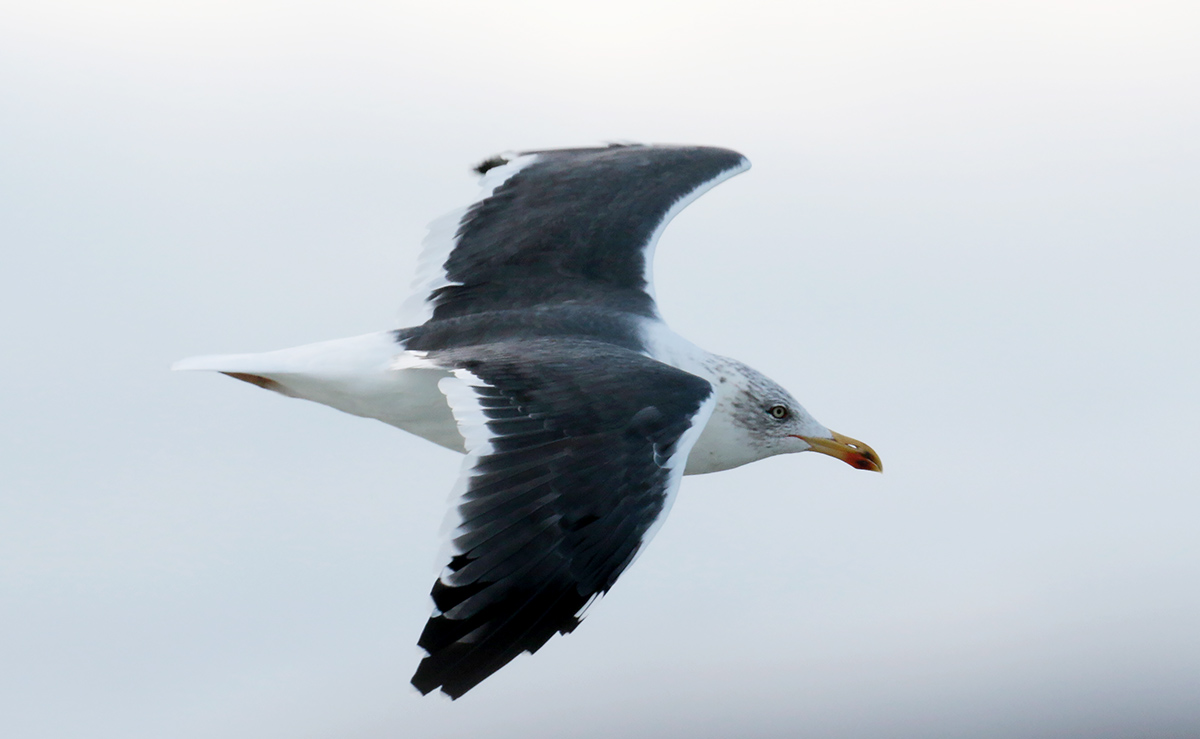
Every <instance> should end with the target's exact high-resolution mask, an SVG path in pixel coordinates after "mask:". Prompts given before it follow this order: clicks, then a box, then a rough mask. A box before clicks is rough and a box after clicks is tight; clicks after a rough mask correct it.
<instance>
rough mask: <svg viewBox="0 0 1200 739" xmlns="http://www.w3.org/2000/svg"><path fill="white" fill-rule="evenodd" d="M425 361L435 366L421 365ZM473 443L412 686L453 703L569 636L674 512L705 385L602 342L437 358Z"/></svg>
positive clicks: (702, 417)
mask: <svg viewBox="0 0 1200 739" xmlns="http://www.w3.org/2000/svg"><path fill="white" fill-rule="evenodd" d="M431 358H432V357H431ZM436 361H437V362H438V363H439V364H441V365H442V366H445V367H448V368H454V377H450V378H447V379H445V380H442V390H443V392H444V393H445V394H446V396H447V398H448V399H449V401H450V405H451V407H452V408H453V410H454V415H455V418H456V420H457V421H458V424H459V427H460V429H461V430H462V431H463V434H464V437H465V438H466V443H467V452H468V454H467V458H466V461H465V463H464V471H463V475H462V477H461V478H460V480H459V488H460V492H461V496H460V498H459V501H460V502H459V504H458V506H457V513H458V515H459V517H460V520H461V523H460V524H459V526H458V527H457V528H456V529H455V532H454V534H453V542H452V544H453V556H452V558H451V560H450V563H449V565H448V566H447V567H446V569H445V570H444V571H443V573H442V575H441V577H440V578H439V579H438V581H437V582H436V583H435V584H434V586H433V601H434V606H435V610H434V614H433V616H432V617H431V618H430V619H429V622H428V623H427V624H426V626H425V630H424V632H423V633H422V634H421V638H420V640H419V641H418V644H419V645H420V646H421V647H423V648H424V649H425V650H426V651H427V652H428V655H429V656H427V657H425V659H423V660H422V661H421V664H420V666H419V668H418V669H417V672H416V674H415V675H414V676H413V679H412V682H413V685H415V686H416V687H417V688H418V689H419V690H420V691H421V692H422V693H428V692H430V691H432V690H435V689H437V688H438V687H441V689H442V691H443V692H445V693H447V694H448V695H450V696H451V697H452V698H457V697H458V696H460V695H462V694H463V693H465V692H467V691H468V690H470V689H471V688H472V687H474V686H475V685H476V684H478V683H479V682H480V681H481V680H483V679H484V678H486V677H488V676H489V675H491V674H492V673H494V672H495V671H496V670H499V669H500V668H501V667H503V666H504V665H505V664H507V663H508V662H509V661H510V660H512V659H513V658H514V657H516V656H517V655H518V654H520V653H521V652H534V651H536V650H537V649H539V648H540V647H541V646H542V645H543V644H545V643H546V641H547V640H548V639H549V638H550V637H551V636H553V635H554V634H555V633H556V632H558V633H566V632H569V631H571V630H573V629H574V628H575V627H576V626H577V625H578V623H579V620H580V618H581V617H582V613H583V610H584V609H585V608H586V607H587V606H588V605H589V604H590V603H591V601H592V600H594V599H595V598H596V597H597V596H599V595H601V594H603V593H605V592H607V591H608V589H609V588H610V587H612V585H613V583H614V582H615V581H616V579H617V576H618V575H620V574H621V572H622V571H623V570H624V569H625V568H626V567H627V566H628V565H629V563H630V562H631V561H632V560H633V558H634V557H635V555H636V554H637V553H638V551H639V549H640V548H641V547H642V546H644V545H645V544H646V542H647V541H648V540H649V538H650V537H651V536H652V535H653V532H654V531H655V530H656V528H657V524H659V523H661V521H662V518H663V516H665V514H666V512H667V510H668V508H669V507H670V504H671V500H672V498H673V496H674V492H675V490H676V489H677V488H678V486H679V478H680V476H681V475H682V473H683V468H684V464H685V462H686V458H687V454H688V452H689V451H690V449H691V447H692V445H693V444H694V443H695V441H696V438H697V437H698V436H699V434H700V431H701V430H702V429H703V427H704V424H705V423H706V422H707V420H708V417H709V415H710V414H711V413H712V406H713V403H714V400H713V397H714V394H713V391H712V386H711V385H709V383H708V382H707V381H706V380H703V379H701V378H699V377H696V376H695V375H691V374H688V373H686V372H683V371H681V370H678V369H675V368H673V367H670V366H668V365H665V364H662V363H660V362H657V361H655V360H653V359H650V358H648V357H646V356H644V355H642V354H638V353H636V352H633V351H629V350H626V349H621V348H618V347H614V346H612V345H610V344H606V343H603V342H596V341H589V340H577V339H557V340H556V339H536V340H529V341H521V342H512V343H506V344H491V345H484V346H476V347H471V348H469V349H462V350H451V351H447V352H442V353H439V354H438V356H437V357H436Z"/></svg>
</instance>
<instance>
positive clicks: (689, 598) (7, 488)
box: [0, 0, 1200, 739]
mask: <svg viewBox="0 0 1200 739" xmlns="http://www.w3.org/2000/svg"><path fill="white" fill-rule="evenodd" d="M1198 34H1200V6H1197V5H1196V4H1195V3H1193V2H1183V1H1180V2H1154V1H1153V0H1149V1H1147V0H1142V1H1140V2H1131V1H1114V2H1067V1H1063V2H1055V1H1054V0H1050V1H1047V0H1040V1H1038V2H1032V1H1019V0H1018V1H1013V0H1006V1H1005V2H992V1H990V0H988V1H986V2H972V3H961V2H934V1H933V0H914V1H911V2H867V1H864V0H849V1H847V2H837V3H832V2H829V3H815V2H788V3H782V2H780V3H766V2H737V3H732V2H731V3H704V2H690V3H674V4H671V3H659V2H653V1H652V0H642V1H640V2H608V3H605V4H604V5H595V6H591V7H585V6H584V5H583V4H576V3H564V2H544V3H484V2H442V3H420V4H416V3H409V2H386V3H384V2H380V3H334V2H288V3H283V2H262V1H259V0H239V1H238V2H213V1H212V0H206V1H205V2H190V1H189V2H172V3H161V2H148V1H141V2H134V1H133V0H108V1H107V2H103V3H101V2H55V1H54V0H43V1H42V2H38V3H24V4H22V6H21V7H16V6H15V4H12V3H10V4H8V5H6V6H5V7H4V8H3V9H2V10H0V84H2V90H3V94H2V95H0V113H2V114H0V255H2V256H0V308H2V309H3V312H4V315H5V316H6V321H5V327H6V330H5V332H4V346H5V350H4V352H3V357H4V361H3V362H0V381H2V383H3V387H4V388H5V389H4V391H3V392H2V393H0V418H2V419H3V420H2V421H0V434H2V439H0V479H2V480H3V482H2V485H3V487H2V489H0V621H2V622H3V628H0V735H3V736H5V737H22V738H24V737H31V738H33V737H37V738H42V737H45V738H47V739H49V738H54V739H59V738H65V737H89V739H108V738H110V737H111V738H114V739H115V738H117V737H120V738H121V739H131V738H137V739H160V738H161V737H167V736H169V737H180V738H182V739H192V738H199V737H218V736H219V737H223V738H230V737H232V738H239V739H240V738H242V737H246V738H249V737H254V738H255V739H263V738H270V739H274V738H276V737H278V738H280V739H282V738H289V739H290V738H293V737H295V738H302V739H333V738H335V737H336V738H338V739H343V738H345V739H382V738H383V737H405V738H414V739H424V738H425V737H438V738H440V737H461V736H488V737H497V738H508V737H512V738H516V737H522V738H526V739H540V738H541V737H568V738H569V737H579V738H580V739H583V738H588V739H591V738H593V737H597V738H598V737H607V736H613V735H616V734H617V732H621V733H622V734H623V735H626V736H633V737H655V738H657V737H673V736H689V737H714V738H715V737H730V736H739V737H753V738H755V739H757V738H760V737H761V738H762V739H767V738H774V737H796V736H804V737H839V738H842V737H861V738H863V739H875V738H877V737H878V738H879V739H895V738H907V737H911V738H913V739H918V738H922V739H923V738H927V737H963V736H970V737H1013V736H1023V737H1124V736H1138V737H1168V736H1179V737H1182V736H1196V735H1200V708H1197V705H1200V703H1198V702H1197V699H1196V698H1197V695H1200V629H1197V627H1196V624H1197V623H1200V587H1198V583H1200V535H1198V534H1197V528H1198V522H1200V499H1198V496H1200V480H1198V477H1200V473H1198V472H1197V464H1196V442H1197V436H1198V434H1197V430H1196V418H1197V417H1198V415H1200V389H1198V384H1197V377H1198V376H1200V349H1198V348H1197V347H1198V341H1197V339H1198V338H1200V336H1198V333H1200V331H1198V330H1197V316H1198V315H1200V297H1198V295H1197V291H1196V289H1195V287H1194V284H1195V281H1196V275H1197V272H1198V269H1200V258H1198V257H1197V254H1196V246H1197V244H1198V243H1200V216H1198V213H1200V208H1198V202H1200V145H1198V143H1197V142H1198V141H1200V136H1197V131H1200V95H1197V90H1200V45H1197V43H1196V38H1197V36H1198ZM611 140H634V141H650V142H678V143H700V144H712V145H718V146H726V147H730V148H734V149H737V150H739V151H741V152H743V153H744V154H746V155H747V156H748V157H749V158H750V159H751V160H752V161H753V163H754V168H753V169H752V170H751V171H750V172H749V173H747V174H745V175H742V176H740V177H737V178H735V179H734V180H732V181H730V182H728V183H726V184H724V185H722V186H721V187H719V188H717V189H716V190H714V191H712V192H711V193H710V194H708V195H706V196H705V197H704V198H702V199H701V200H700V201H699V202H697V203H696V204H695V205H694V206H692V207H691V208H690V209H689V210H688V211H686V212H685V213H684V214H683V215H681V216H680V217H679V218H678V219H677V220H676V222H675V223H674V224H673V225H672V226H671V228H670V229H669V230H668V231H667V233H666V235H665V236H664V238H663V240H662V242H661V243H660V245H659V249H658V262H657V265H656V270H655V272H656V275H657V279H658V296H659V302H660V305H661V307H662V310H663V312H664V314H665V316H666V317H667V319H668V320H669V321H670V322H671V324H672V325H673V327H674V328H675V329H676V330H678V331H679V332H680V333H682V334H683V335H685V336H687V337H689V338H690V339H692V340H693V341H695V342H696V343H698V344H700V345H702V346H704V347H706V348H708V349H711V350H713V351H717V352H720V353H723V354H728V355H731V356H735V357H738V358H740V359H742V360H744V361H746V362H748V363H749V364H751V365H753V366H755V367H757V368H759V369H761V370H762V371H764V372H766V373H767V374H769V375H771V376H772V377H773V378H775V379H777V380H779V381H780V382H781V383H782V384H783V385H785V386H787V387H788V388H789V389H790V390H791V391H792V392H793V394H795V395H796V396H797V397H798V398H799V399H800V400H801V401H802V402H803V403H804V404H805V405H806V406H807V407H808V409H809V410H810V411H812V412H813V413H814V415H816V416H817V418H819V419H820V420H821V421H822V422H824V423H825V424H826V425H828V426H830V427H831V428H835V429H837V430H838V431H841V432H842V433H845V434H849V435H851V436H854V437H857V438H860V439H863V440H864V441H866V442H868V443H870V444H871V445H872V446H874V447H875V449H876V450H878V451H879V453H880V454H881V455H882V457H883V459H884V462H885V465H886V468H887V472H886V474H885V475H882V476H878V475H868V474H863V473H860V472H857V471H855V470H852V469H850V468H848V467H846V466H844V465H841V464H838V463H837V462H836V461H834V460H831V459H829V458H824V457H817V456H816V455H802V456H789V457H782V458H774V459H771V460H767V461H765V462H761V463H758V464H755V465H752V466H749V467H746V468H742V469H738V470H733V471H730V472H725V473H720V474H716V475H709V476H704V477H699V478H696V477H693V478H688V479H686V480H685V481H684V485H683V489H682V491H681V494H680V496H679V498H678V501H677V503H676V505H675V509H674V511H673V512H672V514H671V517H670V520H668V522H667V523H666V525H665V526H664V527H663V529H662V530H661V532H660V533H659V535H658V537H657V538H656V539H655V541H654V543H653V545H652V546H650V547H649V548H648V550H647V551H646V552H645V554H644V556H642V557H641V558H640V559H639V561H638V562H637V563H636V565H635V566H634V567H633V568H632V569H631V570H630V571H629V572H627V573H626V574H625V575H624V576H623V577H622V579H621V581H620V583H619V584H618V585H617V586H616V588H614V590H613V591H612V593H611V594H610V595H609V596H608V597H607V598H606V599H605V600H604V601H603V602H602V603H600V604H599V605H597V606H596V607H595V608H594V609H592V611H591V612H590V615H589V618H588V620H587V621H586V622H585V623H584V625H583V626H581V627H580V628H579V629H578V630H577V631H576V632H575V633H574V634H572V635H570V636H569V637H566V638H556V639H554V640H552V641H551V642H550V643H549V644H548V645H547V646H546V647H545V648H544V649H543V650H542V651H541V652H540V653H539V654H537V655H535V656H533V657H528V656H525V657H521V658H519V659H518V660H516V661H515V662H514V663H512V664H511V665H510V666H509V667H507V668H505V669H504V670H502V671H501V672H500V673H498V674H497V675H496V676H494V677H493V678H491V679H489V680H488V681H486V682H485V683H483V684H482V685H481V686H480V687H479V688H477V689H476V690H475V691H473V692H472V693H470V694H469V695H467V696H466V697H465V698H464V699H462V700H460V701H458V702H455V703H451V702H450V701H448V700H445V699H444V698H442V697H440V696H430V697H426V698H421V697H419V696H418V695H417V694H416V693H415V691H413V690H411V689H410V688H409V686H408V678H409V676H410V675H411V673H412V671H413V669H414V668H415V666H416V663H417V660H418V658H419V656H420V652H419V650H418V649H417V648H416V647H415V641H416V637H417V635H418V634H419V632H420V629H421V627H422V625H423V622H424V620H425V618H426V617H427V615H428V611H429V606H430V603H429V599H428V591H429V587H430V585H431V583H432V579H433V577H434V568H435V564H436V557H437V552H438V548H439V545H440V542H439V539H438V529H439V525H440V523H441V521H442V517H443V515H444V511H445V507H446V504H447V495H448V493H449V490H450V487H451V485H452V483H453V480H454V478H455V477H456V475H457V472H458V466H459V458H458V457H457V456H456V455H454V454H453V453H451V452H448V451H445V450H442V449H439V448H436V447H433V446H432V445H430V444H428V443H426V442H423V441H421V440H420V439H417V438H416V437H411V436H407V435H405V434H403V433H401V432H399V431H396V430H395V429H391V428H389V427H386V426H384V425H382V424H379V423H376V422H371V421H365V420H363V419H359V418H354V417H351V416H346V415H341V414H338V413H337V412H335V411H332V410H330V409H327V408H323V407H320V406H317V405H314V404H309V403H303V402H300V401H295V400H289V399H284V398H281V397H278V396H276V395H273V394H270V393H266V392H263V391H261V390H259V389H257V388H254V387H251V386H250V385H246V384H242V383H236V382H233V381H232V380H229V379H227V378H222V377H219V376H207V375H198V374H173V373H170V372H168V371H167V367H168V366H169V365H170V363H171V362H172V361H174V360H176V359H179V358H181V357H184V356H188V355H193V354H202V353H220V352H243V351H259V350H268V349H276V348H282V347H286V346H291V345H295V344H300V343H306V342H310V341H317V340H322V339H330V338H337V337H340V336H349V335H354V334H358V333H365V332H368V331H373V330H377V329H384V328H392V327H394V325H395V324H394V322H395V317H396V315H397V314H398V308H399V306H400V304H401V303H402V301H403V299H404V298H405V297H406V287H407V285H408V283H409V280H410V279H411V276H412V269H413V266H414V263H415V259H416V254H417V247H418V244H419V242H420V239H421V237H422V235H423V233H424V227H425V224H426V223H427V222H428V221H430V220H432V219H433V218H434V217H436V216H438V215H440V214H442V213H443V212H445V211H447V210H450V209H451V208H453V207H455V206H457V205H459V204H461V203H462V202H463V201H465V200H466V199H468V198H469V197H471V195H472V194H473V193H474V187H475V186H474V181H473V178H472V177H471V176H470V175H469V173H468V167H469V166H470V165H471V164H472V163H474V162H476V161H478V160H480V159H482V158H484V157H486V156H488V155H490V154H492V153H494V152H496V151H501V150H506V149H520V148H535V147H537V148H540V147H552V146H565V145H587V144H593V143H599V142H604V141H611Z"/></svg>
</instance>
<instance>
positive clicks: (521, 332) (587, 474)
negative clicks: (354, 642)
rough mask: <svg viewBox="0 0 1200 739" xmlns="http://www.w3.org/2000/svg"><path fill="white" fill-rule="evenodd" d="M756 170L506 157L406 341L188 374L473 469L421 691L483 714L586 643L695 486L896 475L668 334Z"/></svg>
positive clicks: (427, 272)
mask: <svg viewBox="0 0 1200 739" xmlns="http://www.w3.org/2000/svg"><path fill="white" fill-rule="evenodd" d="M749 167H750V163H749V161H748V160H747V159H746V158H745V157H743V156H742V155H741V154H738V153H737V152H734V151H730V150H728V149H719V148H711V147H699V146H662V145H631V144H621V145H611V146H607V147H597V148H578V149H551V150H542V151H526V152H520V153H513V154H504V155H498V156H494V157H491V158H489V159H487V160H485V161H484V162H482V163H481V164H479V165H478V166H477V167H476V168H475V171H476V172H477V173H478V174H479V175H480V176H481V180H480V186H481V190H480V193H479V196H478V197H477V198H476V200H475V201H474V202H472V203H471V204H470V205H468V206H466V207H465V208H462V209H460V210H458V211H455V212H452V213H450V214H449V215H447V216H445V217H443V218H441V219H438V220H437V221H434V222H433V224H431V226H430V231H429V235H428V236H427V237H426V239H425V240H424V242H423V251H422V255H421V258H420V261H419V264H418V274H417V279H416V290H415V291H414V295H413V298H412V299H410V300H409V301H408V303H407V304H406V310H407V313H408V316H407V318H406V319H405V320H403V321H402V322H401V325H402V326H404V327H403V328H400V329H397V330H392V331H382V332H378V333H372V334H367V335H364V336H357V337H353V338H348V339H340V340H335V341H326V342H321V343H316V344H308V345H305V346H300V347H296V348H292V349H284V350H281V351H273V352H266V353H260V354H236V355H222V356H203V357H194V358H191V359H185V360H182V361H180V362H178V363H176V364H175V365H174V366H173V369H177V370H212V371H216V372H221V373H224V374H226V375H228V376H230V377H234V378H236V379H238V380H243V381H245V382H249V383H251V384H254V385H257V386H259V387H262V388H266V389H268V390H273V391H275V392H277V393H280V394H282V395H286V396H290V397H295V398H304V399H306V400H312V401H316V402H318V403H323V404H325V405H328V406H332V407H334V408H337V409H338V410H341V411H345V412H347V413H353V414H354V415H357V416H364V417H367V418H375V419H378V420H380V421H383V422H384V423H387V424H390V425H392V426H396V427H398V428H401V429H403V430H405V431H408V432H410V433H413V434H415V435H417V436H419V437H422V438H424V439H427V440H429V441H431V442H433V443H434V444H438V445H440V446H443V447H446V448H448V449H453V450H455V451H457V452H461V453H464V454H465V455H466V457H465V459H464V461H463V466H462V472H461V474H460V476H459V478H458V481H457V483H456V486H455V490H454V495H455V498H454V499H455V500H456V501H457V502H456V505H455V507H454V509H453V511H452V513H451V515H452V518H453V521H452V523H453V528H452V533H451V542H450V552H449V557H448V559H449V561H448V562H447V563H446V565H445V568H444V569H443V570H442V572H441V574H440V576H439V577H438V578H437V580H436V581H435V582H434V585H433V590H432V596H433V604H434V608H433V613H432V615H431V616H430V618H429V620H428V622H427V623H426V625H425V629H424V631H423V632H422V633H421V636H420V638H419V639H418V642H417V643H418V645H419V646H420V647H421V648H423V649H424V650H425V653H426V656H425V657H424V658H423V659H422V660H421V662H420V664H419V666H418V668H417V670H416V673H415V674H414V676H413V678H412V684H413V685H414V686H415V687H416V688H417V689H418V690H419V691H420V692H421V693H422V694H428V693H430V692H432V691H434V690H436V689H438V688H440V689H441V690H442V692H444V693H445V694H447V695H449V696H450V698H451V699H456V698H459V697H460V696H462V695H463V694H464V693H466V692H467V691H469V690H471V689H472V688H473V687H475V686H476V685H478V684H479V683H480V682H481V681H482V680H484V679H485V678H487V677H488V676H490V675H492V674H493V673H495V672H496V671H497V670H499V669H500V668H502V667H503V666H504V665H506V664H507V663H508V662H510V661H511V660H512V659H514V658H515V657H516V656H517V655H519V654H521V653H522V652H531V653H532V652H536V651H537V650H538V649H540V648H541V647H542V646H543V645H544V644H545V643H546V642H547V641H548V640H549V639H550V637H551V636H553V635H554V634H555V633H561V634H565V633H568V632H570V631H573V630H574V629H575V627H576V626H577V625H578V624H579V623H580V620H581V619H582V618H583V616H584V612H585V611H586V610H587V609H588V607H589V606H590V605H591V604H592V603H593V602H594V601H595V600H596V599H597V598H598V597H599V596H601V595H603V594H605V593H607V592H608V590H609V588H611V587H612V586H613V583H615V582H616V580H617V578H618V577H619V576H620V574H621V573H622V572H623V571H624V570H625V569H626V568H627V567H628V566H629V564H630V563H631V562H632V561H633V560H634V558H635V557H636V556H637V555H638V553H639V552H640V551H641V550H642V548H643V547H644V546H645V545H646V544H647V543H648V542H649V541H650V539H651V538H652V537H653V535H654V533H655V532H656V531H657V529H658V527H659V526H660V525H661V524H662V522H663V519H664V518H665V517H666V514H667V512H668V511H669V510H670V508H671V503H672V501H673V499H674V497H675V493H676V491H677V490H678V489H679V483H680V478H681V477H682V476H683V475H695V474H705V473H709V472H718V471H721V470H727V469H731V468H734V467H739V466H741V465H744V464H747V463H749V462H754V461H756V460H760V459H764V458H766V457H771V456H774V455H776V454H789V453H793V452H807V451H815V452H819V453H821V454H826V455H829V456H832V457H835V458H837V459H840V460H842V461H844V462H846V463H848V464H849V465H851V466H852V467H856V468H858V469H863V470H873V471H876V472H881V471H882V469H883V467H882V464H881V462H880V460H879V456H878V455H877V454H876V453H875V451H874V450H872V449H871V447H869V446H867V445H866V444H864V443H862V442H861V441H857V440H855V439H852V438H850V437H848V436H843V435H841V434H838V433H836V432H833V431H831V430H829V429H828V428H826V427H825V426H823V425H821V424H820V423H819V422H818V421H817V420H816V419H815V418H813V417H812V416H811V415H809V413H808V412H807V411H806V410H805V409H804V408H803V407H802V406H801V405H800V403H798V402H796V399H795V398H793V397H792V396H791V395H790V394H789V393H788V392H787V391H786V390H784V389H783V388H782V387H780V386H779V385H778V384H776V383H775V382H773V381H772V380H770V379H768V378H767V377H766V376H765V375H763V374H762V373H760V372H758V371H756V370H754V369H751V368H750V367H748V366H746V365H745V364H743V363H741V362H739V361H737V360H735V359H730V358H728V357H723V356H718V355H716V354H711V353H709V352H707V351H705V350H703V349H701V348H699V347H697V346H696V345H695V344H692V343H691V342H689V341H687V340H686V339H684V338H683V337H681V336H679V335H678V334H676V333H675V332H673V331H672V330H671V329H669V328H668V327H667V325H666V324H665V323H664V322H663V320H662V318H661V316H660V315H659V311H658V307H657V305H656V303H655V297H654V285H653V279H652V277H653V274H652V266H653V257H654V249H655V245H656V244H657V242H658V239H659V236H660V235H661V234H662V232H663V230H664V229H665V228H666V226H667V224H668V223H670V221H671V219H672V218H674V217H675V215H676V214H678V213H679V212H680V211H681V210H683V208H685V207H686V206H687V205H688V204H689V203H691V202H692V201H694V200H695V199H696V198H698V197H700V196H701V195H702V194H704V193H705V192H707V191H708V190H709V189H711V188H713V187H715V186H716V185H718V184H720V183H721V182H724V181H725V180H727V179H729V178H730V177H733V176H734V175H736V174H739V173H741V172H744V171H745V170H747V169H749Z"/></svg>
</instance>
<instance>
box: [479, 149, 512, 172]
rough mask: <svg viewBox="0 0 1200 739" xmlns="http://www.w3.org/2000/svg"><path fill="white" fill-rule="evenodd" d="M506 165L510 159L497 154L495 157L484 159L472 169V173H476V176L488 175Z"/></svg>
mask: <svg viewBox="0 0 1200 739" xmlns="http://www.w3.org/2000/svg"><path fill="white" fill-rule="evenodd" d="M505 164H508V159H506V158H505V157H503V156H501V155H500V154H497V155H495V156H490V157H488V158H487V159H484V160H483V161H482V162H480V163H479V164H476V165H475V166H474V167H472V168H471V171H473V172H475V173H476V174H487V173H488V172H489V171H491V170H493V169H495V168H496V167H502V166H504V165H505Z"/></svg>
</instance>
